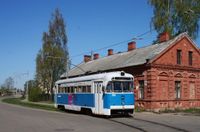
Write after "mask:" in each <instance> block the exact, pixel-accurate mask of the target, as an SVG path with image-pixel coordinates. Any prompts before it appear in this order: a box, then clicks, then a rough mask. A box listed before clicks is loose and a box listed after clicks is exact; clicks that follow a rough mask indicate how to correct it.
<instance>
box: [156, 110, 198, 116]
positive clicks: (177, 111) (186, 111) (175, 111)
mask: <svg viewBox="0 0 200 132" xmlns="http://www.w3.org/2000/svg"><path fill="white" fill-rule="evenodd" d="M160 113H188V114H195V115H200V108H188V109H179V108H176V109H173V110H172V109H165V110H162V111H160Z"/></svg>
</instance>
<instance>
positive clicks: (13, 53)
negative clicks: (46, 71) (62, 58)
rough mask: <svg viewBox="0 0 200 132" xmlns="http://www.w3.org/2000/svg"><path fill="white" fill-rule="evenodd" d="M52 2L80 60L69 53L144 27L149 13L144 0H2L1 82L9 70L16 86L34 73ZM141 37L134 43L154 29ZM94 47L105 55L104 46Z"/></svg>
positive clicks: (76, 61) (122, 47) (151, 35)
mask: <svg viewBox="0 0 200 132" xmlns="http://www.w3.org/2000/svg"><path fill="white" fill-rule="evenodd" d="M56 8H59V9H60V11H61V13H62V15H63V18H64V20H65V23H66V30H67V36H68V39H69V40H68V47H69V53H70V56H71V59H72V63H73V64H79V63H80V62H81V61H82V60H83V55H81V56H77V57H73V56H76V55H78V54H81V53H85V52H90V51H92V50H93V51H95V49H99V48H102V47H105V46H109V45H112V44H114V43H118V42H121V41H125V40H129V39H131V38H134V37H136V36H137V35H139V34H142V33H144V32H146V31H149V30H150V20H151V17H152V15H153V11H152V8H151V7H150V6H149V5H148V3H147V0H1V1H0V61H1V64H0V71H1V72H0V84H3V82H4V80H5V79H6V78H7V77H9V76H11V77H13V78H14V80H15V86H16V87H17V88H23V85H24V82H25V81H26V80H29V79H33V78H34V76H35V58H36V55H37V53H38V51H39V49H40V48H41V46H42V41H41V40H42V33H43V32H45V31H47V30H48V22H49V20H50V19H51V14H52V13H53V12H54V10H55V9H56ZM142 38H143V39H142V40H137V41H136V42H137V47H143V46H145V45H149V44H151V42H152V41H153V40H155V38H156V32H155V31H152V32H151V33H148V34H146V35H144V36H142ZM197 42H198V43H199V39H197ZM198 46H199V45H198ZM112 48H113V49H114V52H120V51H126V50H127V43H122V44H120V45H118V46H115V47H112ZM98 53H99V54H100V56H105V55H106V54H107V49H104V50H101V51H98ZM26 73H29V74H26Z"/></svg>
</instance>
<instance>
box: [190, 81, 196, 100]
mask: <svg viewBox="0 0 200 132" xmlns="http://www.w3.org/2000/svg"><path fill="white" fill-rule="evenodd" d="M190 99H195V83H194V82H190Z"/></svg>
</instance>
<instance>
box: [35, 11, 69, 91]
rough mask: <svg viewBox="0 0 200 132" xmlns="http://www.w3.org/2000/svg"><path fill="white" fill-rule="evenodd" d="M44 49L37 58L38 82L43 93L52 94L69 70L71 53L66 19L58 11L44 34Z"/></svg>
mask: <svg viewBox="0 0 200 132" xmlns="http://www.w3.org/2000/svg"><path fill="white" fill-rule="evenodd" d="M42 40H43V44H42V49H41V50H40V51H39V52H38V54H37V57H36V80H37V82H38V86H39V87H40V88H42V90H43V91H45V92H47V93H50V94H52V93H53V86H54V83H55V81H56V80H58V79H59V77H60V75H61V74H63V73H64V72H66V71H67V70H69V53H68V48H67V36H66V31H65V23H64V19H63V17H62V15H61V13H60V12H59V10H58V9H56V10H55V12H54V14H53V15H52V19H51V20H50V22H49V31H48V32H44V33H43V38H42Z"/></svg>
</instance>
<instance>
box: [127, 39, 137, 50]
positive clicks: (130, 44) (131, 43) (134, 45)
mask: <svg viewBox="0 0 200 132" xmlns="http://www.w3.org/2000/svg"><path fill="white" fill-rule="evenodd" d="M134 49H136V43H135V41H132V42H129V43H128V51H132V50H134Z"/></svg>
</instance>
